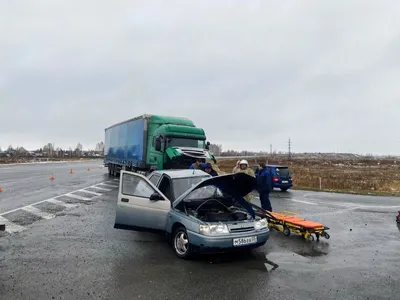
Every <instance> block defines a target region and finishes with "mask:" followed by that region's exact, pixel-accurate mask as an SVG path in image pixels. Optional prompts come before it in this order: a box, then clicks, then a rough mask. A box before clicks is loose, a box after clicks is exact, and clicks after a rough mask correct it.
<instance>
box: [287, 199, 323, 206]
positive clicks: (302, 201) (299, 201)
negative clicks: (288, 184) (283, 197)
mask: <svg viewBox="0 0 400 300" xmlns="http://www.w3.org/2000/svg"><path fill="white" fill-rule="evenodd" d="M288 201H292V202H298V203H304V204H309V205H318V203H315V202H309V201H305V200H297V199H293V198H292V199H290V200H288Z"/></svg>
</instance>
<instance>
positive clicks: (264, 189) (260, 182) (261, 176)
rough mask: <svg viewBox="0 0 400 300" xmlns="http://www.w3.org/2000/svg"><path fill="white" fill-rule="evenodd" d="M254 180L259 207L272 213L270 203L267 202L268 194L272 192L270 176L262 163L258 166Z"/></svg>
mask: <svg viewBox="0 0 400 300" xmlns="http://www.w3.org/2000/svg"><path fill="white" fill-rule="evenodd" d="M256 178H257V190H258V193H259V194H260V202H261V207H262V208H263V209H265V210H268V211H272V205H271V201H270V200H269V193H270V192H271V190H272V176H271V172H270V170H269V169H268V168H267V167H266V166H265V164H264V163H261V164H259V165H258V172H257V175H256Z"/></svg>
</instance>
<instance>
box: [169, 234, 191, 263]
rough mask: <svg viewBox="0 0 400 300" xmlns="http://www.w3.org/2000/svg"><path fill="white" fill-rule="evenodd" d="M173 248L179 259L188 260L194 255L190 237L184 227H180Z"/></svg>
mask: <svg viewBox="0 0 400 300" xmlns="http://www.w3.org/2000/svg"><path fill="white" fill-rule="evenodd" d="M172 240H173V247H174V250H175V254H176V255H177V256H178V257H179V258H183V259H187V258H189V257H190V255H191V254H192V251H191V247H190V243H189V237H188V234H187V232H186V229H185V228H184V227H179V228H178V229H176V230H175V232H174V235H173V239H172Z"/></svg>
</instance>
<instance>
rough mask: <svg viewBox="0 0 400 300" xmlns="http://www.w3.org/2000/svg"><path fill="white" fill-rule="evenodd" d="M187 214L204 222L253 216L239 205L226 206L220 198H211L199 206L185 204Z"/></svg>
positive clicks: (235, 219)
mask: <svg viewBox="0 0 400 300" xmlns="http://www.w3.org/2000/svg"><path fill="white" fill-rule="evenodd" d="M184 210H185V212H186V214H188V215H191V216H193V217H195V218H197V219H199V220H202V221H204V222H227V221H244V220H252V219H253V218H252V216H251V215H250V214H249V213H248V212H247V211H246V210H245V209H243V208H241V207H239V206H235V205H233V206H229V207H228V206H226V205H225V204H224V203H222V202H221V201H219V200H218V199H209V200H206V201H204V202H202V203H201V204H200V205H198V206H197V207H194V206H193V205H187V204H185V206H184Z"/></svg>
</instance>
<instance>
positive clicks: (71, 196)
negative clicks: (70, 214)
mask: <svg viewBox="0 0 400 300" xmlns="http://www.w3.org/2000/svg"><path fill="white" fill-rule="evenodd" d="M62 196H65V197H69V198H72V199H78V200H85V201H88V200H91V199H90V198H86V197H82V196H78V195H74V194H71V193H69V194H65V195H62ZM59 197H61V196H58V197H54V198H59Z"/></svg>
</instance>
